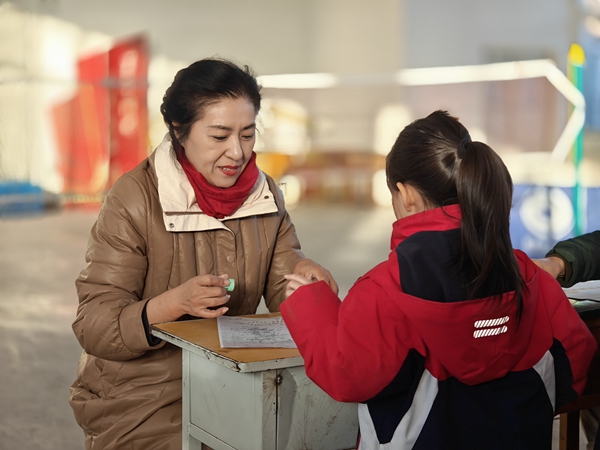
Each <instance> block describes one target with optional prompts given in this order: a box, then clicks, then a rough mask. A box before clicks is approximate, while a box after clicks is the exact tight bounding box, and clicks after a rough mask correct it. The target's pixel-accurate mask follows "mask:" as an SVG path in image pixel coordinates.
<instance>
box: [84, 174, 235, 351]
mask: <svg viewBox="0 0 600 450" xmlns="http://www.w3.org/2000/svg"><path fill="white" fill-rule="evenodd" d="M147 198H148V196H147V195H145V192H144V191H143V187H142V186H141V185H140V184H139V183H138V182H137V180H135V179H134V178H133V177H129V176H125V177H123V178H121V179H120V180H119V181H117V183H116V184H115V186H114V187H113V189H112V190H111V192H110V193H109V195H108V196H107V198H106V200H105V202H104V205H103V207H102V210H101V212H100V214H99V216H98V220H97V221H96V223H95V224H94V227H93V228H92V231H91V233H90V239H89V242H88V250H87V253H86V262H87V265H86V267H85V268H84V269H83V270H82V272H81V273H80V275H79V277H78V279H77V281H76V286H77V293H78V296H79V307H78V311H77V317H76V319H75V322H74V323H73V331H74V332H75V335H76V337H77V339H78V340H79V342H80V344H81V346H82V347H83V349H84V350H85V351H86V352H87V353H88V354H91V355H94V356H97V357H100V358H103V359H109V360H128V359H133V358H137V357H139V356H141V355H143V354H144V352H146V351H148V350H152V349H157V348H160V347H162V345H164V343H163V342H157V340H155V339H152V338H151V336H150V335H149V333H148V331H149V325H150V324H153V323H157V322H166V321H171V320H176V319H178V318H179V317H181V316H182V315H184V314H192V315H195V316H197V317H216V316H219V315H222V314H224V313H225V311H227V308H225V307H224V308H219V309H216V310H209V309H208V307H215V306H218V305H221V304H223V303H225V302H226V301H227V295H226V291H225V289H224V286H225V285H227V284H228V283H229V282H228V280H227V279H226V278H225V277H216V276H213V275H202V276H197V277H194V278H192V279H190V280H188V281H187V282H185V283H183V284H182V285H180V286H178V287H176V288H174V289H171V290H169V291H167V292H165V293H163V294H161V295H158V296H156V297H154V298H152V299H148V298H146V299H144V298H142V296H143V292H144V285H145V280H146V274H147V270H148V263H147V257H146V255H147V248H146V239H145V236H147V235H148V230H147V215H148V205H147V204H146V200H145V199H147Z"/></svg>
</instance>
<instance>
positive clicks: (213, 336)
mask: <svg viewBox="0 0 600 450" xmlns="http://www.w3.org/2000/svg"><path fill="white" fill-rule="evenodd" d="M278 315H280V314H279V313H272V314H259V315H253V316H249V317H275V316H278ZM152 334H153V335H155V336H158V337H159V338H161V339H164V340H165V341H167V342H170V343H172V344H175V345H177V346H178V347H181V348H182V349H184V350H189V351H190V352H192V353H194V354H197V355H199V356H201V357H204V358H206V359H210V360H213V361H215V362H216V363H218V364H221V365H224V366H226V367H229V368H230V369H232V370H236V371H239V372H256V371H260V370H269V369H278V368H285V367H296V366H302V365H303V364H304V360H303V359H302V357H301V356H300V353H299V352H298V349H295V348H221V346H220V345H219V333H218V330H217V319H198V320H186V321H181V322H168V323H160V324H155V325H152Z"/></svg>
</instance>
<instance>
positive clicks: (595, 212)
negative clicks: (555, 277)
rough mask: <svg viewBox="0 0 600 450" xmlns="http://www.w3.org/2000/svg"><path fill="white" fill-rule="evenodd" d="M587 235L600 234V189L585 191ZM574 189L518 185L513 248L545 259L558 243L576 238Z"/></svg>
mask: <svg viewBox="0 0 600 450" xmlns="http://www.w3.org/2000/svg"><path fill="white" fill-rule="evenodd" d="M583 190H584V192H583V195H584V198H585V199H586V201H585V202H584V205H585V206H586V208H585V209H586V214H585V221H584V222H585V223H584V224H583V225H584V230H583V232H590V231H595V230H600V208H597V207H596V206H595V205H600V187H593V188H592V187H587V188H583ZM574 219H575V217H574V212H573V188H572V187H569V188H564V187H556V186H533V185H515V189H514V194H513V206H512V210H511V220H510V235H511V240H512V244H513V247H515V248H518V249H521V250H523V251H524V252H525V253H527V254H528V255H529V256H530V257H531V258H542V257H544V256H545V254H546V253H547V252H548V250H550V249H551V248H552V247H553V246H554V244H556V243H557V242H558V241H561V240H564V239H568V238H571V237H573V236H574V225H575V220H574Z"/></svg>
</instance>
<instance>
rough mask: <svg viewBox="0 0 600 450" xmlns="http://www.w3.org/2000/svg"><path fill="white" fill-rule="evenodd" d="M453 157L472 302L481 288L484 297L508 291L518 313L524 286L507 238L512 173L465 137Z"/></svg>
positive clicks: (463, 246)
mask: <svg viewBox="0 0 600 450" xmlns="http://www.w3.org/2000/svg"><path fill="white" fill-rule="evenodd" d="M457 156H458V159H459V161H458V170H457V173H456V192H457V197H458V202H459V204H460V208H461V211H462V224H461V237H462V249H463V252H462V253H463V258H462V259H463V262H464V261H469V262H470V263H471V264H472V265H473V267H474V268H475V272H476V274H477V275H476V277H475V278H474V279H473V280H472V282H471V284H470V286H469V292H470V297H471V298H476V297H479V296H481V295H480V293H481V290H482V288H483V287H484V286H485V290H486V291H488V292H489V291H491V292H506V291H507V290H510V289H511V288H512V289H514V290H515V292H516V298H517V299H518V300H517V301H518V311H519V314H520V311H521V307H522V298H521V291H522V284H523V281H522V277H521V272H520V270H519V265H518V262H517V260H516V258H515V256H514V252H513V248H512V244H511V240H510V233H509V229H510V227H509V225H510V207H511V203H512V193H513V185H512V180H511V177H510V174H509V172H508V169H507V168H506V166H505V165H504V163H503V162H502V159H500V157H499V156H498V155H497V154H496V153H495V152H494V151H493V150H492V149H491V148H490V147H488V146H487V145H486V144H484V143H482V142H471V140H470V139H464V138H463V140H461V142H460V143H459V145H458V149H457ZM465 257H468V258H465Z"/></svg>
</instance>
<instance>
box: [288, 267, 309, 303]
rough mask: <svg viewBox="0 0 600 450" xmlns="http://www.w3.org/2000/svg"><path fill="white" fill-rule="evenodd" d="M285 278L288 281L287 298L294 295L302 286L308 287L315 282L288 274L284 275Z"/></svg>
mask: <svg viewBox="0 0 600 450" xmlns="http://www.w3.org/2000/svg"><path fill="white" fill-rule="evenodd" d="M284 278H285V279H286V280H288V284H287V287H286V288H285V298H288V297H289V296H290V295H292V294H293V293H294V292H296V290H297V289H298V288H299V287H301V286H306V285H307V284H311V283H313V282H314V280H310V279H308V278H306V277H305V276H302V275H298V274H295V273H294V274H288V275H284Z"/></svg>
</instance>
